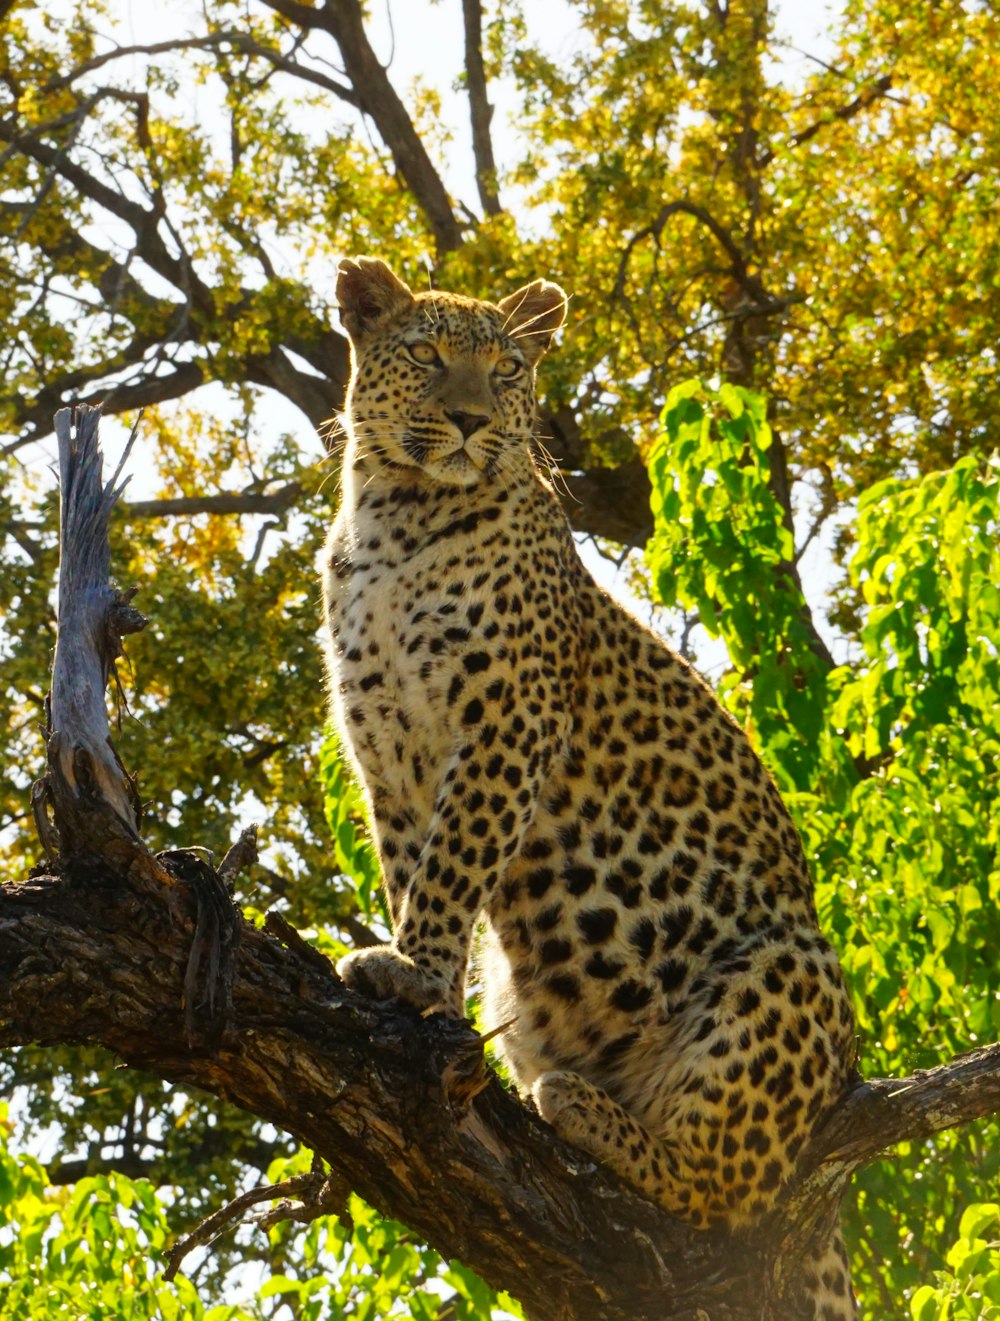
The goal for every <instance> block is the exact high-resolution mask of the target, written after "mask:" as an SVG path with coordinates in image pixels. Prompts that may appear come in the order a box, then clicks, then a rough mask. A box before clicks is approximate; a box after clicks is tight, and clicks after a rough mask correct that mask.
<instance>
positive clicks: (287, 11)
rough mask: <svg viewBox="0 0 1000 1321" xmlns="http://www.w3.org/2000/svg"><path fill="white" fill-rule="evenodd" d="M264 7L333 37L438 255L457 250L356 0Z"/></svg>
mask: <svg viewBox="0 0 1000 1321" xmlns="http://www.w3.org/2000/svg"><path fill="white" fill-rule="evenodd" d="M264 3H265V4H266V5H267V7H268V8H269V9H273V10H274V11H275V12H276V13H278V14H282V15H283V16H284V17H285V18H288V19H290V20H291V21H292V22H294V23H297V24H299V26H300V27H302V28H304V29H305V30H306V31H310V30H319V31H323V32H327V33H329V34H330V36H332V37H333V39H334V40H335V41H336V43H337V45H338V46H339V48H340V55H341V58H342V59H343V61H344V68H345V69H346V71H347V77H348V79H349V80H350V83H351V86H352V88H353V89H354V94H355V95H356V97H357V104H358V107H359V109H360V110H362V111H363V112H364V113H365V114H366V115H368V116H369V117H370V118H371V120H372V122H373V123H374V125H375V127H376V129H377V130H378V133H379V136H380V137H381V139H382V141H383V142H384V143H385V145H386V146H387V147H388V149H389V152H390V153H391V155H392V159H393V161H394V162H395V165H396V168H397V169H398V170H399V173H400V175H401V176H402V177H403V179H404V181H405V183H406V185H407V187H408V188H409V189H410V191H411V192H412V193H413V196H414V197H415V198H416V201H417V204H418V205H419V207H420V209H421V210H422V211H423V213H424V215H425V216H426V217H427V221H428V223H429V225H430V227H431V230H432V231H433V233H434V238H435V242H436V244H437V249H438V252H439V253H445V252H449V251H451V250H452V249H453V248H457V247H459V245H460V244H461V242H462V227H461V226H460V225H459V223H458V220H457V218H456V216H455V211H454V209H453V207H452V204H451V199H450V198H449V196H448V193H447V190H446V189H445V186H444V184H443V182H442V181H441V177H440V175H439V174H438V172H437V170H436V169H435V168H434V164H433V162H432V161H431V158H430V156H429V155H428V154H427V149H426V147H425V146H424V144H423V142H422V141H421V138H420V135H419V134H418V133H417V130H416V129H415V128H414V125H413V121H412V120H411V118H410V116H409V114H408V113H407V110H406V107H405V106H404V105H403V102H402V101H401V100H400V98H399V95H398V93H397V92H396V89H395V88H394V87H393V85H392V82H391V81H390V79H389V75H388V73H387V72H386V70H385V69H384V67H383V66H382V64H381V63H380V61H379V60H378V58H377V56H376V54H375V52H374V51H373V50H372V47H371V43H370V42H369V40H368V34H367V33H366V32H365V25H364V13H363V11H362V8H361V5H360V4H359V3H358V0H326V2H325V3H324V4H323V5H321V6H318V7H316V8H313V7H311V6H310V5H305V4H299V3H296V0H264Z"/></svg>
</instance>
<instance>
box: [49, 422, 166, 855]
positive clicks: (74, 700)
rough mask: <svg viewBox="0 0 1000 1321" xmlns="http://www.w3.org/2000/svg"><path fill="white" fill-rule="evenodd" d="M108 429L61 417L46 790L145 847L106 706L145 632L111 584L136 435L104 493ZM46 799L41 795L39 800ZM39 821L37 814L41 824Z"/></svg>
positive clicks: (67, 842)
mask: <svg viewBox="0 0 1000 1321" xmlns="http://www.w3.org/2000/svg"><path fill="white" fill-rule="evenodd" d="M100 420H101V410H100V409H99V408H90V407H88V406H87V405H85V404H83V405H80V406H79V407H78V408H76V409H70V408H62V409H60V410H59V412H58V413H56V415H55V432H56V438H57V440H58V443H59V477H60V547H59V594H58V634H57V641H56V653H55V661H54V663H53V668H52V688H51V694H50V699H49V728H50V732H49V739H48V749H47V751H48V777H47V786H46V787H47V791H48V796H49V797H50V798H51V799H52V800H53V801H54V800H55V799H57V798H59V797H68V796H75V798H76V799H77V800H83V799H87V800H89V802H91V803H93V802H94V801H95V800H96V801H100V802H103V803H104V804H106V805H107V806H108V807H109V808H110V809H111V810H112V811H113V812H114V813H115V815H116V817H117V818H118V821H119V822H120V823H121V826H122V827H123V828H124V829H125V830H126V832H127V833H129V834H132V835H134V836H135V837H136V838H138V834H137V827H138V820H139V804H138V798H137V796H136V792H135V787H134V784H133V782H132V780H131V778H130V777H129V775H128V774H127V772H126V771H125V768H124V767H123V766H122V764H121V761H120V760H119V758H118V756H117V754H116V752H115V750H114V746H113V744H112V742H111V738H110V730H109V726H108V714H107V704H106V698H105V690H106V688H107V685H108V680H109V678H110V677H111V674H112V671H113V667H114V663H115V661H116V660H117V658H118V657H119V656H120V655H121V654H122V649H121V639H122V637H123V636H124V635H125V634H127V633H134V632H136V631H138V630H139V629H141V628H143V627H145V624H146V620H145V619H144V618H143V616H142V615H141V614H140V613H139V611H138V610H136V609H135V608H134V607H133V606H132V605H131V604H130V602H131V599H132V596H133V594H134V593H133V592H130V591H129V592H121V591H119V590H118V588H116V587H115V586H114V585H113V584H112V582H111V549H110V544H109V541H108V523H109V520H110V517H111V510H112V508H113V507H114V504H115V501H116V500H117V499H118V497H119V496H120V495H121V493H122V491H123V490H124V488H125V485H126V483H127V479H126V481H125V482H122V483H121V485H117V486H116V482H117V481H118V478H119V476H120V474H121V471H122V467H123V465H124V463H125V460H126V458H127V457H128V454H129V451H130V449H131V447H132V443H133V441H134V439H135V432H133V433H132V436H131V437H130V439H129V443H128V445H127V446H126V449H125V454H124V455H123V456H122V460H121V463H119V465H118V468H117V470H116V471H115V473H114V475H113V476H112V478H111V480H110V481H109V482H108V483H107V484H106V485H105V484H103V481H102V455H101V449H100V444H99V427H100ZM40 797H41V794H36V799H38V798H40ZM68 806H69V804H67V807H68ZM38 815H39V814H38V811H37V810H36V818H37V816H38ZM56 815H59V813H56ZM62 816H63V818H64V820H63V822H62V826H63V829H62V831H61V832H60V853H61V854H64V853H65V852H66V850H67V849H72V848H73V847H74V846H75V844H74V840H73V839H72V838H71V836H72V835H73V820H72V813H70V812H67V811H63V813H62ZM58 830H59V827H58V826H57V831H58ZM67 830H68V831H69V835H68V836H67V834H66V832H67ZM46 833H47V832H46V827H44V826H43V827H42V834H43V843H45V844H46V846H47V847H50V848H51V845H52V840H53V837H52V835H51V833H48V837H47V838H46Z"/></svg>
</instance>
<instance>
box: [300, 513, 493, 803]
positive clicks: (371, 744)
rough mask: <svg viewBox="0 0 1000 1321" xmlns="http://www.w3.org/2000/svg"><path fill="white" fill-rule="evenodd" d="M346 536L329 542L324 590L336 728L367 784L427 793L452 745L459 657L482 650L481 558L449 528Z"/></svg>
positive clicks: (464, 666) (485, 574)
mask: <svg viewBox="0 0 1000 1321" xmlns="http://www.w3.org/2000/svg"><path fill="white" fill-rule="evenodd" d="M448 527H450V524H449V523H447V522H446V523H445V524H444V528H445V529H447V528H448ZM347 531H348V533H349V535H346V536H341V537H340V538H339V539H338V537H337V535H336V529H335V535H334V537H333V538H331V553H330V555H329V568H328V576H327V585H326V601H327V623H328V628H329V632H330V654H329V668H330V677H331V681H332V687H333V695H334V705H335V709H336V713H337V716H338V721H339V724H340V726H341V729H342V731H343V733H344V735H345V737H346V739H347V741H348V743H349V744H350V747H351V749H352V751H353V753H354V756H355V758H356V760H357V761H358V763H359V765H360V767H361V770H362V772H363V774H364V776H365V779H366V780H367V781H368V782H369V786H370V787H372V788H374V786H375V785H376V784H377V785H379V786H381V787H382V788H383V789H384V790H386V791H388V792H389V793H391V794H392V795H393V796H394V797H398V796H400V795H403V796H404V798H405V800H406V801H409V800H410V799H412V797H413V795H414V794H416V795H417V796H418V797H422V796H424V795H432V794H433V791H434V788H435V787H436V786H437V785H438V784H439V782H440V779H441V777H442V776H443V774H444V773H445V769H446V767H447V764H448V761H449V758H450V756H451V754H452V752H453V750H454V744H455V723H456V710H455V708H456V695H457V693H458V692H459V691H460V690H461V688H462V687H463V686H464V684H465V682H466V680H467V678H468V670H469V665H468V663H467V661H468V657H469V656H470V654H472V653H473V652H475V651H476V649H477V647H481V646H482V645H483V640H482V636H481V629H480V628H479V625H480V624H481V622H482V620H483V616H484V614H485V605H486V596H487V593H488V590H489V581H490V576H491V575H490V573H489V571H488V570H486V569H485V568H484V567H483V566H484V565H485V562H486V552H485V551H484V550H482V549H481V548H480V547H478V546H477V545H476V543H475V541H474V540H471V539H470V537H469V536H468V535H462V532H461V529H459V530H458V533H457V534H449V535H447V536H439V535H437V532H438V530H436V529H435V528H434V527H433V526H432V527H431V528H430V529H428V528H427V527H419V526H418V527H417V528H416V529H415V530H413V531H409V532H407V534H406V535H405V536H403V537H399V536H393V535H392V534H391V531H390V534H389V535H388V536H382V535H379V532H378V531H373V530H372V528H371V526H370V525H369V526H365V525H364V524H363V523H355V524H352V525H349V527H348V529H347ZM359 533H360V535H359ZM373 543H374V544H373ZM484 663H485V662H484Z"/></svg>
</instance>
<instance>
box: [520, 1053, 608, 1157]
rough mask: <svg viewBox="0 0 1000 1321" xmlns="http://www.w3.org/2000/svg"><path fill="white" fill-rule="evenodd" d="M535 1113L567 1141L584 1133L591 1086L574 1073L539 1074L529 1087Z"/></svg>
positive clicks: (558, 1070) (587, 1118)
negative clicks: (535, 1109)
mask: <svg viewBox="0 0 1000 1321" xmlns="http://www.w3.org/2000/svg"><path fill="white" fill-rule="evenodd" d="M531 1094H532V1096H533V1097H534V1101H535V1105H536V1106H537V1108H538V1113H539V1114H540V1115H541V1116H542V1118H543V1119H545V1120H547V1121H548V1122H549V1123H550V1124H551V1125H552V1127H553V1128H554V1129H555V1130H556V1132H557V1133H558V1134H559V1135H560V1136H561V1137H564V1138H565V1139H566V1141H567V1142H573V1141H575V1140H578V1139H579V1137H580V1135H581V1134H582V1133H583V1132H586V1130H587V1127H588V1120H589V1118H590V1115H591V1112H592V1111H593V1108H594V1107H593V1099H592V1098H593V1088H591V1087H590V1086H589V1085H588V1084H587V1083H586V1082H584V1080H583V1079H582V1078H581V1077H580V1075H579V1074H578V1073H571V1072H568V1071H563V1070H561V1069H554V1070H551V1071H550V1072H548V1073H543V1074H541V1076H540V1077H539V1078H537V1079H536V1080H535V1084H534V1086H533V1087H532V1089H531Z"/></svg>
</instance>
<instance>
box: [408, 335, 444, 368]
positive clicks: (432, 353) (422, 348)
mask: <svg viewBox="0 0 1000 1321" xmlns="http://www.w3.org/2000/svg"><path fill="white" fill-rule="evenodd" d="M406 351H407V353H408V354H409V355H410V357H411V358H412V359H413V361H414V362H419V364H420V366H421V367H433V366H434V365H435V364H436V363H438V362H440V361H441V359H440V358H439V357H438V351H437V349H436V348H435V347H434V345H433V344H428V343H427V341H426V340H418V341H417V343H416V344H407V346H406Z"/></svg>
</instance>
